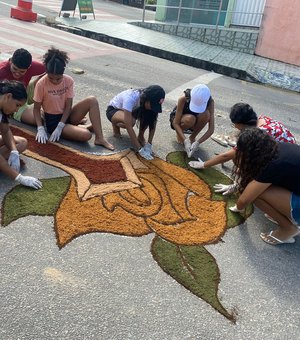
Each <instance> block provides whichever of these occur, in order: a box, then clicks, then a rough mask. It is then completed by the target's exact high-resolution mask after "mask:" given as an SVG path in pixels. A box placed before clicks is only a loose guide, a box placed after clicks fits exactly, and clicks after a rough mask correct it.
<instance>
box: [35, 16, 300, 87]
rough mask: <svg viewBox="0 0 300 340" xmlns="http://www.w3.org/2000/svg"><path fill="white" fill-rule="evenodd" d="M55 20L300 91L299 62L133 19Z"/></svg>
mask: <svg viewBox="0 0 300 340" xmlns="http://www.w3.org/2000/svg"><path fill="white" fill-rule="evenodd" d="M41 20H42V21H44V19H41ZM46 21H47V20H46ZM53 21H54V20H53ZM54 22H55V23H54V24H53V25H54V26H55V27H57V28H59V29H62V30H65V31H69V32H72V33H75V34H79V35H83V36H85V37H88V38H91V39H95V40H99V41H102V42H105V43H109V44H113V45H116V46H119V47H123V48H127V49H131V50H134V51H138V52H141V53H146V54H149V55H153V56H156V57H159V58H164V59H168V60H172V61H175V62H178V63H182V64H186V65H190V66H194V67H198V68H202V69H205V70H208V71H214V72H217V73H220V74H224V75H227V76H230V77H234V78H238V79H242V80H246V81H252V82H258V83H263V84H266V85H271V86H276V87H281V88H283V89H288V90H291V91H296V92H300V67H298V66H295V65H291V64H286V63H282V62H279V61H275V60H271V59H267V58H262V57H259V56H255V55H250V54H247V53H242V52H237V51H233V50H230V49H226V48H223V47H219V46H213V45H208V44H204V43H201V42H198V41H195V40H190V39H186V38H181V37H177V36H174V35H169V34H165V33H160V32H156V31H152V30H149V29H146V28H142V27H138V26H135V25H133V24H131V23H130V22H128V23H126V22H116V21H114V22H110V21H97V20H89V19H88V20H80V19H78V18H73V17H71V18H63V17H58V18H56V19H55V21H54Z"/></svg>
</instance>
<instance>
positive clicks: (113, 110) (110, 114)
mask: <svg viewBox="0 0 300 340" xmlns="http://www.w3.org/2000/svg"><path fill="white" fill-rule="evenodd" d="M117 111H120V109H116V108H115V107H113V106H111V105H109V106H108V107H107V109H106V117H107V119H108V120H109V121H110V122H111V120H112V117H113V115H114V114H115V113H116V112H117Z"/></svg>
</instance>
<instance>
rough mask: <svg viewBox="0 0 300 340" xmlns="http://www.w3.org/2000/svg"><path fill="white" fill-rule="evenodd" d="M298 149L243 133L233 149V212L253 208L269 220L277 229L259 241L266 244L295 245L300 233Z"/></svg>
mask: <svg viewBox="0 0 300 340" xmlns="http://www.w3.org/2000/svg"><path fill="white" fill-rule="evenodd" d="M299 173H300V146H299V145H296V144H292V143H278V142H277V141H276V140H275V139H274V138H272V137H271V136H270V135H269V134H268V133H267V132H266V131H264V130H261V129H258V128H249V129H245V130H244V131H242V132H241V134H240V135H239V138H238V140H237V146H236V157H235V165H234V168H233V177H234V179H235V181H236V183H238V186H239V191H240V196H239V198H238V200H237V203H236V206H234V207H233V208H231V210H232V211H235V212H243V210H244V209H245V208H246V206H247V205H248V204H250V203H254V204H255V206H256V207H258V208H259V209H260V210H262V211H263V212H264V213H265V214H267V215H268V216H270V217H271V218H272V219H273V220H274V221H275V222H276V223H277V224H278V228H277V229H276V230H273V231H271V232H270V233H261V234H260V237H261V238H262V239H263V241H265V242H266V243H268V244H271V245H277V244H283V243H294V242H295V239H294V237H295V236H297V235H298V234H299V232H300V229H299V228H300V227H299V226H300V176H299Z"/></svg>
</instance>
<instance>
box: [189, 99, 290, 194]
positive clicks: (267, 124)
mask: <svg viewBox="0 0 300 340" xmlns="http://www.w3.org/2000/svg"><path fill="white" fill-rule="evenodd" d="M229 117H230V120H231V122H232V124H233V125H234V127H235V128H236V129H238V130H240V131H242V130H244V129H246V128H249V127H258V128H259V129H261V130H264V131H266V132H267V133H268V134H269V135H271V136H272V137H273V138H274V139H275V140H276V141H278V142H284V143H292V144H295V143H296V139H295V137H294V136H293V135H292V133H291V132H290V131H289V129H288V128H286V127H285V126H284V125H283V124H282V123H280V122H278V121H277V120H275V119H273V118H270V117H268V116H265V115H261V116H259V117H258V116H257V114H256V112H255V111H254V110H253V108H252V107H251V106H250V105H249V104H246V103H236V104H234V105H233V106H232V108H231V110H230V114H229ZM235 156H236V148H235V147H233V148H232V149H231V150H229V151H226V152H223V153H221V154H219V155H217V156H215V157H213V158H211V159H209V160H207V161H203V160H202V159H200V158H198V161H190V162H189V165H190V167H192V168H194V169H207V168H210V167H211V166H214V165H217V164H223V163H226V162H228V161H230V160H232V161H234V160H235ZM215 191H216V192H221V193H223V195H229V194H232V193H233V192H234V191H235V185H234V184H231V185H224V184H216V185H215Z"/></svg>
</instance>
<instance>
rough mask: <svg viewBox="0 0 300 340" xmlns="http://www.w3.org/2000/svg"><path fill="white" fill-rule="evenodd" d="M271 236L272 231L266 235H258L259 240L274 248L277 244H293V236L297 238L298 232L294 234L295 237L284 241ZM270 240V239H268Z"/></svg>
mask: <svg viewBox="0 0 300 340" xmlns="http://www.w3.org/2000/svg"><path fill="white" fill-rule="evenodd" d="M272 234H273V230H272V231H270V232H269V234H268V233H261V234H260V237H261V239H262V240H263V241H264V242H266V243H268V244H270V245H272V246H276V245H277V244H284V243H295V239H294V236H297V235H298V234H299V232H297V233H296V235H294V236H292V237H290V238H288V239H286V240H280V239H279V238H277V237H275V236H273V235H272ZM269 238H271V239H269Z"/></svg>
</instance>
